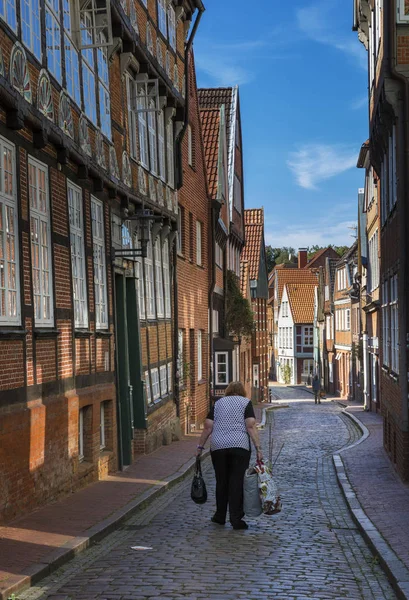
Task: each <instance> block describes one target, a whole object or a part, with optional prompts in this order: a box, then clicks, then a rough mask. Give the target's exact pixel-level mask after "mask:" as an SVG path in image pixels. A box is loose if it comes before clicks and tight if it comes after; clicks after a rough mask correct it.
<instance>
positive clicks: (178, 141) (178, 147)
mask: <svg viewBox="0 0 409 600" xmlns="http://www.w3.org/2000/svg"><path fill="white" fill-rule="evenodd" d="M198 4H199V7H198V9H199V13H198V15H197V17H196V19H195V22H194V25H193V29H192V31H191V33H190V36H189V39H188V41H187V42H186V46H185V80H186V85H185V118H184V122H183V127H182V129H181V130H180V132H179V135H178V136H177V138H176V142H175V144H176V157H177V169H176V175H177V183H176V189H178V190H180V188H181V187H182V185H183V168H182V141H183V137H184V135H185V132H186V129H187V126H188V123H189V96H190V90H189V52H190V49H191V47H192V44H193V40H194V39H195V35H196V31H197V28H198V27H199V23H200V19H201V18H202V15H203V13H204V11H205V7H204V6H203V3H202V1H201V0H199V1H198Z"/></svg>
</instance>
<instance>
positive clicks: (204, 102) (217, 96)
mask: <svg viewBox="0 0 409 600" xmlns="http://www.w3.org/2000/svg"><path fill="white" fill-rule="evenodd" d="M197 95H198V98H199V106H200V108H201V109H202V108H204V109H205V108H217V109H220V107H221V106H222V105H223V104H224V106H225V110H226V135H227V145H229V140H230V134H231V110H232V97H233V88H231V87H228V88H201V89H199V90H197Z"/></svg>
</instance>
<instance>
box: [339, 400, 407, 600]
mask: <svg viewBox="0 0 409 600" xmlns="http://www.w3.org/2000/svg"><path fill="white" fill-rule="evenodd" d="M343 414H344V415H347V416H348V417H349V418H350V419H352V420H353V421H354V422H355V423H356V425H357V426H358V427H359V429H360V430H361V431H362V434H363V435H362V437H361V438H360V439H359V440H358V441H357V442H355V443H353V444H351V445H350V446H348V447H346V448H342V450H340V451H339V452H338V453H336V454H334V455H333V457H332V459H333V463H334V466H335V471H336V474H337V478H338V484H339V486H340V488H341V490H342V492H343V494H344V497H345V500H346V503H347V505H348V508H349V510H350V513H351V515H352V518H353V520H354V522H355V523H356V525H357V527H358V529H359V530H360V532H361V534H362V536H363V538H364V540H365V541H366V543H367V544H368V546H369V548H370V549H371V551H372V553H373V555H374V556H375V558H377V559H378V560H379V563H380V565H381V566H382V568H383V570H384V571H385V573H386V575H387V577H388V579H389V581H390V583H391V584H392V586H393V588H394V590H395V592H396V594H397V596H398V598H399V599H400V600H409V570H408V569H407V568H406V566H405V565H404V564H403V562H402V561H401V560H400V558H399V557H398V556H397V554H395V552H394V551H393V550H392V548H391V547H390V546H389V544H388V543H387V542H386V541H385V539H384V538H383V536H382V535H381V533H380V532H379V531H378V529H377V528H376V526H375V525H374V524H373V522H372V521H371V519H369V518H368V517H367V515H366V513H365V511H364V510H363V508H362V506H361V503H360V502H359V500H358V498H357V496H356V494H355V492H354V490H353V488H352V486H351V484H350V482H349V479H348V475H347V472H346V470H345V465H344V462H343V460H342V458H341V456H340V453H341V452H343V451H345V450H347V449H349V448H352V447H354V446H357V445H358V444H361V443H362V442H363V441H364V440H366V438H367V437H368V436H369V431H368V430H367V428H366V427H365V425H363V423H361V422H360V421H359V419H357V418H356V417H355V416H354V415H352V414H351V413H349V412H348V411H347V410H344V411H343Z"/></svg>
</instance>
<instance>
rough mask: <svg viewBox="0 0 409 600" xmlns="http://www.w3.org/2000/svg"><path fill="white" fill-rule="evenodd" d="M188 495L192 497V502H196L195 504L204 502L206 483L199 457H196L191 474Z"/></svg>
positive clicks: (205, 498)
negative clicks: (193, 472) (193, 470)
mask: <svg viewBox="0 0 409 600" xmlns="http://www.w3.org/2000/svg"><path fill="white" fill-rule="evenodd" d="M190 497H191V498H192V500H193V502H196V504H204V503H205V502H206V500H207V490H206V484H205V481H204V479H203V475H202V467H201V464H200V458H199V457H197V458H196V466H195V474H194V476H193V481H192V488H191V490H190Z"/></svg>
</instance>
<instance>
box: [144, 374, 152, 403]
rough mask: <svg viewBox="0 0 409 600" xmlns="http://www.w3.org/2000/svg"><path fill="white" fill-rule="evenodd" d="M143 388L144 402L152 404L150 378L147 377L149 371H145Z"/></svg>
mask: <svg viewBox="0 0 409 600" xmlns="http://www.w3.org/2000/svg"><path fill="white" fill-rule="evenodd" d="M145 389H146V402H147V404H148V405H149V404H152V389H151V380H150V377H149V371H145Z"/></svg>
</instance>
